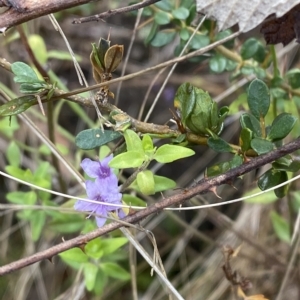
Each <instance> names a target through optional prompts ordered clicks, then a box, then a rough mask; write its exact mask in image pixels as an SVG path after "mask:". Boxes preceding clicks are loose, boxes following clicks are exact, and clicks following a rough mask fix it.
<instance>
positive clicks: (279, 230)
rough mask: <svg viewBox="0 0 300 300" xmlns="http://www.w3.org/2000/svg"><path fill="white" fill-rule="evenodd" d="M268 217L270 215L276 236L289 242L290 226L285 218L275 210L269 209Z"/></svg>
mask: <svg viewBox="0 0 300 300" xmlns="http://www.w3.org/2000/svg"><path fill="white" fill-rule="evenodd" d="M270 217H271V222H272V225H273V229H274V231H275V233H276V235H277V237H278V238H279V239H280V240H282V241H283V242H286V243H290V241H291V233H290V228H289V224H288V222H287V220H286V219H284V218H283V217H281V216H280V215H279V214H278V213H277V212H275V211H271V214H270Z"/></svg>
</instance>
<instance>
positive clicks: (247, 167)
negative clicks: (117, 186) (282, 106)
mask: <svg viewBox="0 0 300 300" xmlns="http://www.w3.org/2000/svg"><path fill="white" fill-rule="evenodd" d="M298 149H300V138H297V139H296V140H294V141H292V142H290V143H288V144H286V145H284V146H282V147H280V148H278V149H276V150H273V151H271V152H269V153H267V154H264V155H261V156H258V157H256V158H254V159H253V160H251V161H249V162H247V163H245V164H243V165H241V166H239V167H237V168H234V169H232V170H230V171H228V172H226V173H224V174H222V175H219V176H215V177H212V178H204V179H202V180H200V181H199V182H198V183H197V184H196V185H195V186H193V187H191V188H186V189H185V190H183V191H181V192H180V193H177V194H175V195H173V196H170V197H168V198H165V199H163V200H161V201H159V202H157V203H155V204H153V205H151V206H149V207H147V208H145V209H143V210H141V211H138V212H136V213H134V214H131V215H129V216H127V217H125V218H124V219H122V221H124V222H128V223H132V224H133V223H138V222H140V221H141V220H143V219H145V218H146V217H148V216H149V215H151V214H154V213H155V214H158V213H159V212H161V211H163V209H165V208H167V207H171V206H174V205H176V206H179V205H182V204H183V203H184V202H185V201H187V200H189V199H191V198H192V197H194V196H196V195H198V194H200V193H201V194H203V193H205V192H208V191H209V190H210V189H212V188H213V187H216V186H219V185H221V184H226V183H227V182H230V181H232V180H233V179H235V178H236V177H238V176H241V175H244V174H246V173H248V172H250V171H252V170H255V169H257V168H259V167H262V166H264V165H266V164H268V163H271V162H272V161H274V160H276V159H278V158H280V157H283V156H285V155H287V154H290V153H292V152H294V151H296V150H298ZM122 226H124V225H123V223H119V222H117V221H116V222H112V223H110V224H108V225H105V226H103V227H101V228H98V229H96V230H94V231H92V232H89V233H87V234H85V235H81V236H78V237H76V238H74V239H71V240H68V241H65V242H63V243H61V244H58V245H56V246H53V247H51V248H49V249H46V250H44V251H41V252H38V253H35V254H34V255H31V256H29V257H26V258H23V259H20V260H18V261H14V262H12V263H10V264H7V265H5V266H2V267H0V275H5V274H8V273H11V272H13V271H16V270H19V269H21V268H24V267H26V266H29V265H32V264H34V263H36V262H39V261H41V260H44V259H49V258H51V257H53V256H54V255H57V254H59V253H61V252H64V251H66V250H68V249H71V248H74V247H78V246H80V245H82V244H86V243H87V242H88V241H90V240H93V239H95V238H96V237H99V236H102V235H104V234H107V233H109V232H112V231H114V230H116V229H118V228H121V227H122Z"/></svg>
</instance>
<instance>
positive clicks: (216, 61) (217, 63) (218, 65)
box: [209, 54, 227, 73]
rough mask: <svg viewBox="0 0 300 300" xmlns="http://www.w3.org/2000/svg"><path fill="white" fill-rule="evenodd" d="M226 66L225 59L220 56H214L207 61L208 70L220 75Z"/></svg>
mask: <svg viewBox="0 0 300 300" xmlns="http://www.w3.org/2000/svg"><path fill="white" fill-rule="evenodd" d="M226 66H227V59H226V58H225V57H224V56H223V55H221V54H216V55H214V56H213V57H212V58H211V59H210V60H209V68H210V69H211V71H213V72H215V73H222V72H224V71H225V69H226Z"/></svg>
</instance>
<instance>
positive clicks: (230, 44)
mask: <svg viewBox="0 0 300 300" xmlns="http://www.w3.org/2000/svg"><path fill="white" fill-rule="evenodd" d="M231 34H232V30H230V29H226V30H224V31H220V32H218V33H217V34H216V36H215V40H216V41H220V40H223V39H225V38H226V37H228V36H230V35H231ZM223 45H224V46H225V47H226V48H233V47H234V39H232V40H230V41H228V42H226V43H224V44H223Z"/></svg>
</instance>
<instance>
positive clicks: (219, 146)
mask: <svg viewBox="0 0 300 300" xmlns="http://www.w3.org/2000/svg"><path fill="white" fill-rule="evenodd" d="M207 145H208V146H209V147H210V148H211V149H213V150H215V151H216V152H232V151H233V149H232V147H231V146H230V145H229V144H228V143H227V142H226V141H224V140H223V139H221V138H219V137H216V138H213V137H210V138H209V139H208V140H207Z"/></svg>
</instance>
